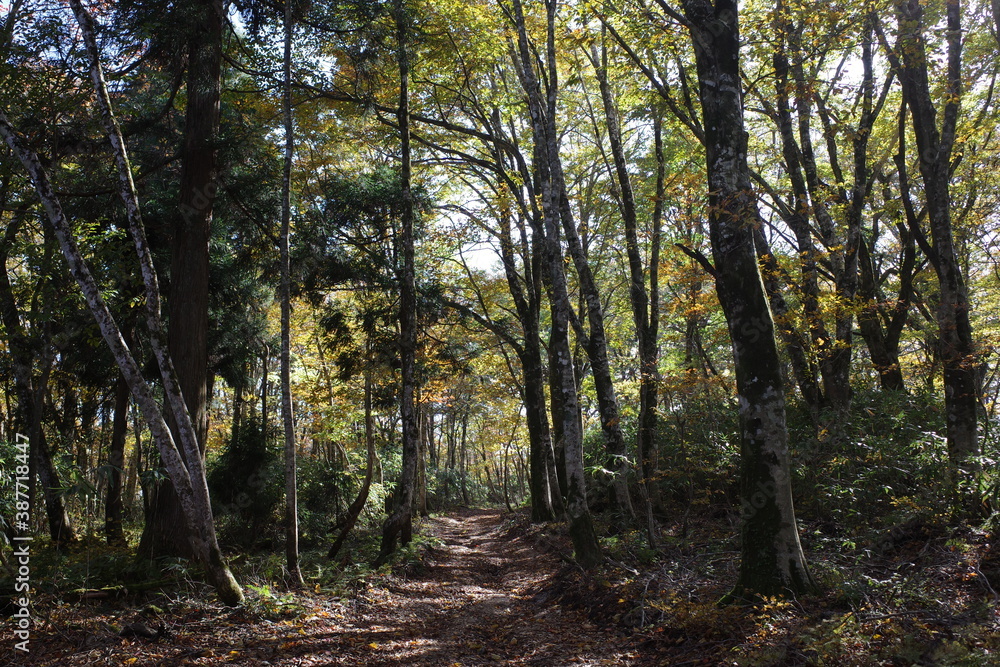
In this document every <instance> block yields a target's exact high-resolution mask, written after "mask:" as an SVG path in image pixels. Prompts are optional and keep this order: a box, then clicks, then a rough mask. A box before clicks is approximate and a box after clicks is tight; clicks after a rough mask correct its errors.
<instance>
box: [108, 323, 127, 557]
mask: <svg viewBox="0 0 1000 667" xmlns="http://www.w3.org/2000/svg"><path fill="white" fill-rule="evenodd" d="M128 338H130V337H129V336H126V344H128V343H129V342H130V341H129V340H128ZM130 396H131V394H130V392H129V388H128V381H127V380H126V379H125V377H124V376H122V375H120V374H119V378H118V382H117V384H116V385H115V415H114V421H113V422H112V426H111V446H110V447H109V448H108V466H109V468H110V474H109V476H108V490H107V496H106V498H105V501H104V537H105V539H106V540H107V541H108V544H124V543H125V533H124V531H123V530H122V518H123V514H124V512H123V503H122V475H123V474H124V469H125V440H126V438H127V437H128V408H129V397H130Z"/></svg>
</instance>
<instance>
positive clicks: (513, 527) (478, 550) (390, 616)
mask: <svg viewBox="0 0 1000 667" xmlns="http://www.w3.org/2000/svg"><path fill="white" fill-rule="evenodd" d="M421 532H422V533H424V534H429V535H431V536H434V537H436V538H437V539H438V540H440V542H441V544H440V545H439V546H435V547H433V548H431V549H429V550H428V551H427V552H426V554H425V557H424V559H423V564H422V565H421V566H419V567H415V568H411V569H412V570H414V571H411V572H405V573H396V574H393V575H390V576H386V577H372V578H371V579H370V580H369V582H368V585H366V586H364V587H363V588H362V589H360V590H358V591H356V592H355V593H352V594H350V595H346V596H344V597H343V598H341V599H335V598H333V597H331V596H329V595H325V594H324V593H316V594H312V593H310V594H308V595H303V596H299V598H298V601H299V604H300V605H301V606H300V608H299V610H298V613H297V614H296V615H295V616H294V617H290V618H286V619H281V620H262V619H261V618H260V617H259V616H256V615H254V614H253V613H251V611H248V610H247V609H242V608H241V609H236V610H233V609H227V608H225V607H222V606H221V605H218V604H217V603H216V604H212V605H205V604H189V603H188V604H179V605H173V606H172V607H171V608H170V609H169V610H167V611H164V612H162V613H157V614H155V615H153V616H151V615H149V614H148V612H147V614H146V615H145V616H143V615H142V614H140V613H137V609H136V608H134V607H133V608H131V609H129V608H126V609H121V608H119V609H118V610H112V609H102V608H99V607H92V608H91V609H90V610H89V611H88V610H87V609H81V607H79V606H77V607H75V608H73V610H72V611H71V610H70V609H64V610H63V611H62V613H60V611H59V610H56V611H54V612H53V613H52V614H51V615H50V616H49V622H48V623H46V624H45V625H47V627H42V628H38V629H37V631H36V632H35V633H34V634H33V637H32V639H33V641H32V652H31V653H30V654H28V655H26V656H25V655H23V654H22V655H21V656H17V658H15V661H14V662H12V663H8V662H7V661H6V660H5V659H4V656H3V653H5V652H6V650H7V649H8V648H9V646H11V644H8V643H7V642H6V641H5V644H6V646H3V647H2V650H0V664H15V665H25V666H28V665H30V666H32V667H35V666H41V665H44V666H46V667H56V666H59V667H63V666H66V667H71V666H74V667H75V666H80V667H83V666H87V667H90V666H92V665H116V666H120V665H135V666H136V667H140V666H147V665H148V666H154V665H155V666H158V667H159V666H162V667H168V666H169V667H174V666H175V665H246V666H266V665H282V666H288V667H291V666H295V667H306V666H309V667H312V666H319V665H360V666H365V667H378V666H388V665H441V666H444V667H458V666H461V667H471V666H478V665H539V666H543V667H560V666H562V665H620V666H629V665H633V666H638V665H650V664H655V663H654V662H652V661H651V660H650V659H649V658H647V659H646V660H643V659H641V658H640V656H639V653H638V652H637V650H636V646H635V644H636V642H635V640H634V639H630V638H628V637H627V636H625V635H624V634H623V633H621V632H619V631H617V630H615V629H612V628H603V627H600V626H598V625H595V624H592V623H590V622H589V621H588V620H587V616H586V614H585V612H584V611H582V610H580V609H575V608H570V607H564V606H560V605H559V604H558V603H557V602H556V600H555V599H554V598H555V597H556V592H555V591H554V590H553V587H552V580H553V578H554V577H555V576H556V575H557V574H558V573H559V571H560V568H562V567H564V566H563V563H562V561H561V560H560V558H559V557H558V555H556V554H555V553H553V552H552V550H551V549H548V550H540V549H539V548H538V547H537V546H536V545H535V543H534V541H533V538H532V535H531V531H530V530H527V529H526V528H525V522H523V521H519V522H513V523H512V522H509V521H505V519H504V515H503V514H502V513H501V512H500V511H498V510H462V511H459V512H454V513H451V514H450V515H447V516H440V517H434V518H430V519H425V520H424V521H423V523H422V526H421ZM74 612H75V613H74ZM136 622H142V623H143V625H144V626H145V627H147V628H157V627H158V626H159V625H161V624H162V625H163V627H164V629H165V634H164V636H161V637H158V638H155V639H143V638H141V637H134V636H132V637H122V636H121V635H120V631H119V630H118V628H122V627H128V626H129V625H130V624H135V623H136ZM7 634H9V633H3V634H0V638H2V639H4V640H7V639H8V637H7ZM22 657H23V659H22Z"/></svg>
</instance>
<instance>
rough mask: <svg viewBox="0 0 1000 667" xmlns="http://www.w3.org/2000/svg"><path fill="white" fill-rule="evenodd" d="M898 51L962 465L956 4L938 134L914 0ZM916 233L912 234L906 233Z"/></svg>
mask: <svg viewBox="0 0 1000 667" xmlns="http://www.w3.org/2000/svg"><path fill="white" fill-rule="evenodd" d="M896 11H897V19H898V24H899V48H898V51H899V53H900V58H901V62H900V63H898V64H897V67H898V69H899V73H900V80H901V82H902V84H903V98H904V99H905V100H906V105H907V107H909V109H910V118H911V120H912V125H913V134H914V137H915V138H916V143H917V146H916V148H917V155H918V160H917V161H918V165H919V167H920V175H921V178H922V181H923V186H924V188H923V189H924V197H925V201H926V204H927V217H928V221H929V225H930V236H931V243H932V244H933V245H932V247H930V248H928V249H929V250H931V252H930V253H928V259H929V260H930V262H931V264H932V265H933V266H934V271H935V273H936V274H937V278H938V288H939V302H938V307H937V313H936V315H937V323H938V353H939V355H940V357H941V363H942V366H943V369H944V396H945V410H946V413H947V428H948V454H949V456H950V458H951V460H952V462H953V463H955V464H957V465H958V466H960V467H965V466H966V464H967V463H968V459H969V458H970V457H974V456H976V455H978V454H979V434H978V416H977V411H978V407H979V393H980V392H979V382H978V378H977V375H976V369H977V365H978V364H977V359H978V355H977V352H976V349H975V342H974V340H973V337H972V325H971V323H970V321H969V309H970V305H969V295H968V291H967V288H966V284H965V277H964V276H963V274H962V268H961V266H960V264H959V262H958V256H957V254H956V252H955V243H954V239H953V236H952V222H951V193H950V190H949V184H950V180H951V155H952V147H953V146H954V143H955V135H956V126H957V123H958V112H959V104H960V102H961V94H962V86H961V84H962V81H961V74H962V73H961V57H962V56H961V49H962V34H961V33H962V25H961V23H962V22H961V6H960V4H959V2H958V1H957V0H955V1H954V2H949V3H947V17H946V20H947V41H948V55H947V81H946V95H945V101H944V107H943V114H942V120H941V125H940V130H939V129H938V121H937V111H936V110H935V108H934V103H933V101H932V99H931V90H930V82H929V77H928V64H927V54H926V52H925V47H924V37H923V31H924V26H923V8H922V7H921V5H920V3H919V2H918V1H917V0H897V2H896ZM913 231H914V233H915V234H916V233H920V232H919V230H916V229H915V230H913Z"/></svg>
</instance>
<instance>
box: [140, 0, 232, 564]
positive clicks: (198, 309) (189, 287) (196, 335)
mask: <svg viewBox="0 0 1000 667" xmlns="http://www.w3.org/2000/svg"><path fill="white" fill-rule="evenodd" d="M187 11H188V12H189V13H190V16H189V18H188V21H189V23H188V25H189V26H190V27H189V29H190V34H189V37H188V45H187V47H188V60H187V107H186V110H185V117H184V143H183V146H182V148H181V179H180V199H179V201H178V215H177V217H176V218H175V221H174V226H173V240H172V243H171V253H172V257H171V264H170V299H169V302H168V306H169V328H168V332H167V345H168V350H169V352H170V356H171V358H172V359H173V362H174V368H175V370H176V372H177V381H178V383H179V384H180V388H181V392H182V393H183V395H184V398H185V399H186V401H187V407H188V410H189V412H190V413H191V419H192V420H193V423H194V427H195V433H196V434H197V436H198V443H199V447H200V452H201V454H200V455H201V456H204V450H205V439H206V436H207V434H208V410H207V406H208V384H207V383H208V285H209V241H210V238H211V227H212V212H213V205H214V202H215V195H216V192H217V190H218V166H217V157H216V155H217V148H216V141H217V137H218V130H219V108H220V94H221V76H222V34H223V25H224V21H225V14H224V12H223V6H222V2H221V0H191V6H190V7H189V8H188V10H187ZM167 423H168V424H170V426H171V429H172V430H173V431H174V437H175V438H177V437H178V433H177V426H176V424H174V423H173V421H172V417H171V415H170V413H169V412H168V413H167ZM182 455H183V456H185V457H186V456H187V455H186V453H184V452H182ZM185 460H186V458H185ZM149 507H150V511H149V514H148V516H147V517H146V525H145V528H144V530H143V534H142V538H141V539H140V546H139V551H140V553H144V554H146V555H148V556H150V557H152V556H162V555H180V556H191V555H192V554H191V550H190V546H189V541H188V539H187V536H186V535H185V533H184V522H183V520H182V518H181V515H182V513H181V510H180V506H179V503H178V499H177V494H176V492H175V490H174V489H173V488H170V482H169V481H164V482H162V483H159V484H157V485H156V486H155V487H154V489H153V490H152V498H151V502H150V505H149Z"/></svg>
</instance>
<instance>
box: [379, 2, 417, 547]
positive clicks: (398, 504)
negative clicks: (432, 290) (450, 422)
mask: <svg viewBox="0 0 1000 667" xmlns="http://www.w3.org/2000/svg"><path fill="white" fill-rule="evenodd" d="M392 17H393V20H394V22H395V26H396V62H397V65H398V67H399V107H398V109H397V111H396V122H397V123H398V125H399V142H400V149H401V150H400V191H401V195H402V211H401V215H400V229H399V240H398V248H399V254H400V256H401V265H400V266H399V275H398V279H399V357H400V382H401V386H400V396H399V402H400V404H399V415H400V418H401V420H402V422H403V433H402V435H403V467H402V471H401V472H400V475H399V483H398V484H397V486H396V492H395V493H394V494H393V504H394V507H393V509H392V512H391V513H390V514H389V516H388V517H387V518H386V520H385V523H384V524H383V525H382V546H381V548H380V550H379V556H378V561H379V562H384V561H385V560H387V559H388V558H389V556H391V555H392V553H393V552H394V551H395V550H396V541H397V539H398V540H400V541H401V542H402V543H403V544H404V545H406V544H409V542H410V539H411V538H412V531H413V503H414V496H415V493H416V481H417V459H418V456H419V442H418V437H419V427H418V424H417V415H416V400H415V394H416V364H415V362H416V349H417V312H416V309H417V291H416V276H415V266H414V255H413V244H414V237H413V217H414V202H413V193H412V185H411V182H410V181H411V165H410V109H409V104H410V95H409V83H410V57H411V54H410V26H409V18H408V15H407V8H406V5H405V0H395V1H394V4H393V7H392Z"/></svg>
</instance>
